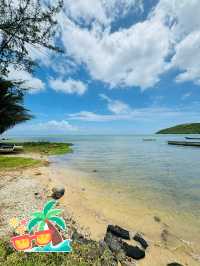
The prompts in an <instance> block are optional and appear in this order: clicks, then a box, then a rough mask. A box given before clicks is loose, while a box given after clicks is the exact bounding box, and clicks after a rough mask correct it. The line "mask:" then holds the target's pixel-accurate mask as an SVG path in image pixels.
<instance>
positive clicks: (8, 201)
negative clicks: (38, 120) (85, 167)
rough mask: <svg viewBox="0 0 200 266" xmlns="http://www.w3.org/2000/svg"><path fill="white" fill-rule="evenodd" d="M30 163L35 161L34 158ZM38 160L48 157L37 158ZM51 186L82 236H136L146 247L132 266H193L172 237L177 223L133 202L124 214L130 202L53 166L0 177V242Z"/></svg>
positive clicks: (187, 245)
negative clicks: (112, 228)
mask: <svg viewBox="0 0 200 266" xmlns="http://www.w3.org/2000/svg"><path fill="white" fill-rule="evenodd" d="M26 156H32V155H30V154H29V155H26ZM34 158H41V156H39V157H38V155H34ZM42 159H45V160H47V159H48V158H47V157H45V156H43V157H42ZM55 186H56V187H57V186H58V187H65V189H66V193H65V195H64V197H63V198H62V199H60V204H61V206H62V208H63V209H64V210H65V211H64V213H65V217H66V218H67V219H69V221H70V220H73V221H76V224H77V228H78V230H79V232H81V233H83V234H84V235H85V236H87V237H90V238H92V239H94V240H97V241H99V240H101V239H103V238H104V235H105V232H106V228H107V225H108V224H117V225H120V226H122V227H124V228H126V229H128V230H129V231H130V232H141V233H142V234H143V235H144V236H145V239H147V241H148V242H149V244H150V247H149V248H148V250H147V253H146V258H145V259H144V260H141V261H140V262H139V263H138V265H141V266H143V265H155V266H157V265H158V266H161V265H166V264H167V263H169V262H173V261H179V262H180V263H182V264H183V265H194V266H196V265H199V257H198V255H197V254H198V248H197V247H196V249H195V245H194V243H193V242H190V241H188V242H186V241H184V240H183V239H181V238H179V237H178V234H177V232H179V231H181V230H183V228H181V223H180V222H179V221H177V224H174V223H173V222H172V223H170V222H171V221H170V217H167V216H166V213H161V212H160V213H158V212H155V211H154V210H153V209H150V208H148V206H141V205H139V203H138V202H137V201H136V202H133V204H132V209H131V212H130V206H129V207H128V208H127V206H128V204H130V203H129V202H125V201H123V191H116V192H113V193H112V195H111V193H110V192H111V191H110V192H109V190H105V189H104V187H103V184H101V183H100V182H97V180H96V178H95V174H91V175H89V174H86V173H83V172H80V171H77V170H74V169H70V168H65V169H62V168H60V167H57V166H56V165H55V164H54V165H51V164H50V165H48V166H42V167H33V168H29V169H21V170H12V171H7V172H2V173H1V182H0V202H1V204H0V212H1V221H0V223H1V230H0V237H4V236H8V235H9V234H11V232H10V228H9V225H8V223H9V220H10V219H11V218H13V217H20V218H25V217H27V216H29V215H30V213H31V212H32V211H34V210H37V209H40V208H41V207H42V206H43V204H44V203H45V201H46V200H47V199H48V198H49V197H50V195H51V189H52V188H53V187H55ZM111 189H112V188H111ZM13 195H14V196H13ZM115 202H116V204H115ZM176 227H179V228H178V229H179V230H177V228H176ZM190 229H191V228H190ZM175 233H176V234H175ZM187 233H188V234H189V233H190V232H185V234H186V235H187ZM197 239H198V236H197ZM193 240H194V242H195V239H193Z"/></svg>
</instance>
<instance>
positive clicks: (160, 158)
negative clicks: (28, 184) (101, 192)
mask: <svg viewBox="0 0 200 266" xmlns="http://www.w3.org/2000/svg"><path fill="white" fill-rule="evenodd" d="M143 138H154V139H156V141H143ZM43 139H44V138H43ZM48 139H49V138H48ZM169 139H175V140H176V139H183V140H184V138H183V136H177V135H176V136H172V135H170V136H155V135H154V136H141V135H140V136H73V137H65V138H63V137H59V138H58V137H57V138H56V137H55V138H51V139H50V140H53V141H67V142H72V143H73V144H74V153H73V154H71V155H65V156H61V157H59V158H53V161H56V162H57V163H61V164H62V165H68V166H71V167H73V168H76V169H79V170H82V171H84V172H93V170H97V173H95V176H97V178H99V179H100V180H102V181H103V182H105V183H106V184H107V185H108V186H112V184H116V186H117V187H119V188H121V189H122V191H125V192H126V194H127V197H130V198H132V199H133V200H134V199H135V198H136V197H137V199H139V200H144V201H146V202H148V204H150V205H155V206H156V205H162V206H163V207H165V208H170V209H172V208H173V209H174V211H176V212H182V211H183V212H190V213H191V214H192V215H194V216H199V214H200V208H199V203H200V148H193V147H180V146H171V145H167V140H169Z"/></svg>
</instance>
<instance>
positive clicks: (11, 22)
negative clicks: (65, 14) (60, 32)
mask: <svg viewBox="0 0 200 266" xmlns="http://www.w3.org/2000/svg"><path fill="white" fill-rule="evenodd" d="M47 2H49V1H41V0H0V74H1V75H5V74H7V72H8V66H11V65H12V66H14V67H22V68H24V69H26V70H29V71H31V70H32V68H33V65H34V62H33V60H32V59H31V57H30V56H29V51H28V49H29V45H32V46H34V47H38V46H41V47H46V48H48V49H51V50H55V51H61V49H59V48H58V47H57V46H56V45H54V37H55V35H56V33H57V29H58V23H57V20H56V19H55V17H56V14H57V13H58V12H59V11H60V10H61V8H62V5H63V1H62V0H58V2H57V4H56V5H50V4H45V3H47ZM54 2H56V1H54Z"/></svg>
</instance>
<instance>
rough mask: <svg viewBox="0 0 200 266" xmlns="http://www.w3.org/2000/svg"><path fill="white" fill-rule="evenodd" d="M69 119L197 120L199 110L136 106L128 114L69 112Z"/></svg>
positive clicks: (97, 120) (103, 120) (104, 120)
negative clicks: (136, 107)
mask: <svg viewBox="0 0 200 266" xmlns="http://www.w3.org/2000/svg"><path fill="white" fill-rule="evenodd" d="M68 119H69V120H77V121H85V122H110V121H138V122H143V123H144V122H150V121H151V122H155V121H159V122H160V121H165V120H168V119H171V120H172V122H173V121H174V120H176V121H187V120H188V121H198V120H199V112H198V111H193V110H191V109H181V108H180V109H179V108H177V109H170V108H164V107H163V108H161V107H150V108H138V109H134V110H132V111H131V112H130V113H129V114H128V113H127V114H110V115H102V114H97V113H93V112H88V111H81V112H79V113H74V114H70V115H69V116H68Z"/></svg>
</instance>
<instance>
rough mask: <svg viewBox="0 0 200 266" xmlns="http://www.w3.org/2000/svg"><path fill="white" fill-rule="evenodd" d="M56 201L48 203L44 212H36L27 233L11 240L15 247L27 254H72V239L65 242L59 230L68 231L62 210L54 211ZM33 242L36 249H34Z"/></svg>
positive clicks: (29, 223)
mask: <svg viewBox="0 0 200 266" xmlns="http://www.w3.org/2000/svg"><path fill="white" fill-rule="evenodd" d="M56 203H57V202H56V201H55V200H50V201H48V202H47V203H46V204H45V205H44V208H43V209H42V211H40V212H34V213H33V214H32V215H31V217H32V218H31V220H30V221H29V222H28V225H27V231H28V232H29V234H23V235H20V236H15V237H12V238H11V242H12V244H13V247H14V248H15V249H16V250H18V251H25V252H71V251H72V249H71V246H70V242H71V240H70V239H67V240H63V237H62V235H61V233H60V232H59V230H58V229H60V230H64V231H65V230H66V224H65V221H64V219H63V218H61V217H59V215H60V214H61V212H62V211H61V210H60V209H54V207H55V205H56ZM33 242H34V243H35V244H34V247H33Z"/></svg>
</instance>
